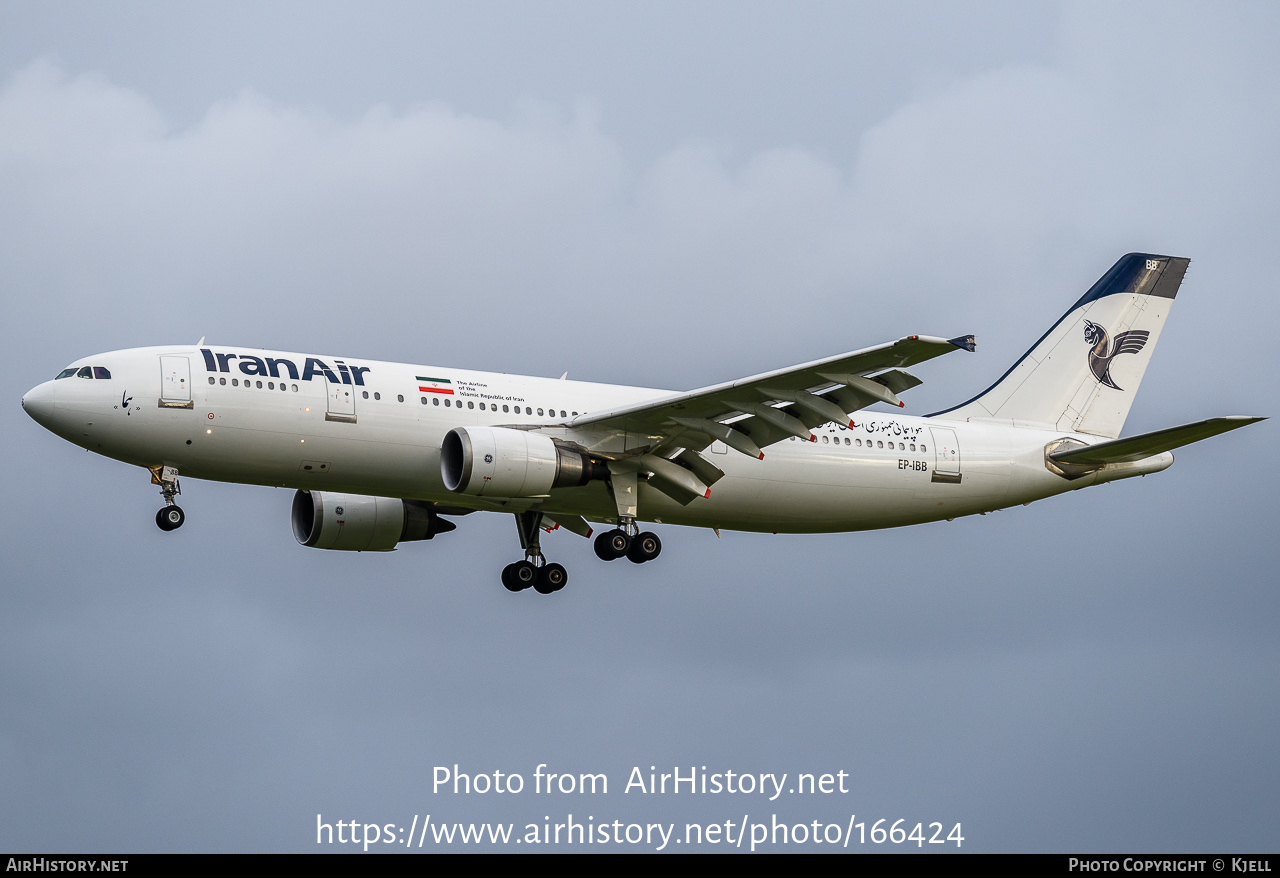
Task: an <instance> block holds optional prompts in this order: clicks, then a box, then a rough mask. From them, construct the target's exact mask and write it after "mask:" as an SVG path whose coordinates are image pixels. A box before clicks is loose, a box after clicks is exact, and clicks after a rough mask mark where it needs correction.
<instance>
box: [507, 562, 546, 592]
mask: <svg viewBox="0 0 1280 878" xmlns="http://www.w3.org/2000/svg"><path fill="white" fill-rule="evenodd" d="M537 581H538V568H537V567H534V566H533V564H532V563H531V562H529V561H516V562H515V563H514V564H508V565H507V566H506V567H504V568H502V584H503V585H504V586H505V587H506V589H507V591H524V590H525V589H526V588H528V587H529V586H531V585H533V584H534V583H535V582H537Z"/></svg>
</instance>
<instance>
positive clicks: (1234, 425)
mask: <svg viewBox="0 0 1280 878" xmlns="http://www.w3.org/2000/svg"><path fill="white" fill-rule="evenodd" d="M1265 420H1266V418H1253V417H1248V416H1246V415H1228V416H1227V417H1224V418H1210V419H1209V420H1207V421H1197V422H1196V423H1194V424H1183V425H1182V426H1181V427H1169V428H1168V429H1166V430H1156V431H1155V432H1154V433H1142V434H1139V435H1137V436H1130V437H1128V438H1127V439H1113V440H1112V441H1110V442H1099V443H1098V444H1097V445H1086V446H1085V447H1083V448H1078V447H1077V448H1071V449H1066V450H1063V451H1055V452H1051V453H1050V454H1049V457H1050V458H1052V459H1053V460H1054V461H1055V462H1056V463H1069V464H1084V465H1101V464H1107V463H1128V462H1130V461H1135V460H1144V459H1146V458H1148V457H1153V456H1155V455H1157V454H1160V453H1162V452H1165V451H1172V450H1173V449H1175V448H1181V447H1182V446H1183V445H1190V444H1191V443H1192V442H1199V441H1200V440H1201V439H1208V438H1209V437H1210V436H1217V435H1218V434H1219V433H1226V432H1227V431H1228V430H1235V429H1238V428H1239V427H1247V426H1248V425H1249V424H1253V423H1257V422H1258V421H1265Z"/></svg>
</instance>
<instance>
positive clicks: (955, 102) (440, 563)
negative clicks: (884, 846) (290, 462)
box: [0, 0, 1280, 852]
mask: <svg viewBox="0 0 1280 878" xmlns="http://www.w3.org/2000/svg"><path fill="white" fill-rule="evenodd" d="M1278 19H1280V13H1277V11H1276V10H1275V9H1274V8H1273V7H1271V6H1269V5H1265V4H1238V5H1232V4H1215V5H1213V6H1211V7H1210V6H1205V5H1196V4H1188V5H1177V4H1168V3H1160V4H1150V5H1148V4H1139V3H1127V4H1113V3H1099V4H1090V3H1071V4H1065V5H1058V4H1023V3H1008V4H994V3H993V4H982V5H980V6H966V5H962V4H954V3H938V4H928V3H922V4H915V5H913V6H911V7H910V8H907V9H905V10H903V9H897V8H888V7H884V6H883V5H882V4H866V5H861V4H823V3H815V4H785V5H783V4H750V3H704V4H697V5H694V6H690V5H689V4H675V3H671V4H662V3H646V4H636V5H631V6H623V5H619V4H603V5H602V4H575V3H554V4H520V3H469V4H452V5H439V4H422V3H403V4H395V3H385V4H376V5H370V4H340V3H334V4H323V5H321V4H314V3H278V4H273V5H271V6H268V7H266V8H263V5H262V4H251V3H245V4H221V5H217V6H212V7H208V8H205V9H194V8H191V7H190V6H189V5H173V4H149V3H124V4H112V5H104V4H97V3H63V4H43V3H25V2H12V0H4V2H2V3H0V295H3V301H4V305H5V313H6V318H7V319H6V320H4V321H3V322H0V339H2V340H3V348H2V350H3V362H4V366H5V372H6V374H9V375H10V376H11V377H12V378H13V379H14V381H13V382H12V383H13V388H12V393H11V402H10V405H9V406H7V407H4V408H3V409H2V410H0V429H3V431H4V436H5V438H6V445H7V447H9V448H10V467H9V478H8V481H7V485H8V489H9V490H8V502H6V503H5V504H3V506H2V507H0V526H3V528H4V530H5V532H6V534H7V535H8V539H7V548H6V549H5V551H4V555H3V581H4V582H5V584H6V589H5V593H6V596H7V599H8V600H7V607H8V610H7V612H5V613H4V614H3V615H2V616H0V697H2V698H3V704H4V705H5V708H4V710H3V711H0V787H2V788H3V789H4V792H3V794H0V827H3V829H0V846H2V847H4V848H6V849H10V850H34V851H41V850H43V851H90V850H92V851H134V852H137V851H152V850H174V851H186V850H200V851H203V850H213V851H224V850H226V851H239V850H247V851H277V850H279V851H314V850H316V847H315V844H314V840H315V836H314V830H315V820H316V814H317V813H323V814H324V815H325V817H326V819H329V818H332V820H334V821H336V820H351V819H355V820H357V821H359V822H362V823H363V822H368V823H377V824H386V823H390V822H395V823H408V822H409V821H410V820H411V819H412V816H413V815H414V814H427V813H431V814H432V815H433V819H437V820H465V821H481V820H507V821H513V822H515V823H516V824H517V825H518V826H521V827H522V826H523V825H524V824H526V823H529V822H539V823H540V822H542V820H543V817H544V815H547V816H550V817H551V818H552V819H553V820H555V819H563V816H564V815H565V814H567V813H570V812H572V813H573V814H575V815H576V816H577V817H578V818H579V819H581V818H582V817H584V816H586V815H593V816H594V817H595V819H597V820H602V819H607V820H614V819H620V820H623V821H624V822H626V821H648V820H669V821H677V822H679V823H681V824H682V823H683V822H684V821H685V820H703V821H720V822H723V821H724V820H727V819H733V820H740V819H741V816H742V815H743V814H744V813H748V814H749V815H751V817H752V819H764V820H768V819H769V816H770V815H771V814H774V813H776V814H778V815H779V816H780V817H781V818H784V819H787V820H793V819H794V820H806V819H807V820H810V821H812V820H814V819H820V820H822V821H823V822H835V823H843V822H846V821H847V820H848V818H849V815H850V814H852V813H856V814H858V815H859V819H863V818H864V817H866V818H869V820H874V819H877V818H879V817H886V818H890V819H891V820H896V819H898V818H900V817H901V818H906V820H907V821H908V823H909V824H914V823H915V822H919V821H924V822H926V823H928V822H930V821H940V822H944V823H946V824H947V826H948V827H949V826H950V825H951V824H953V823H955V822H961V823H962V824H963V827H964V834H965V837H966V842H965V850H982V851H1019V850H1032V851H1036V850H1038V851H1064V852H1065V851H1123V850H1129V851H1208V850H1214V851H1223V850H1231V851H1274V850H1276V848H1277V846H1278V843H1280V830H1278V829H1277V827H1276V822H1275V814H1276V813H1277V810H1278V806H1280V794H1278V793H1277V790H1280V760H1278V758H1277V751H1276V747H1275V729H1276V727H1277V725H1278V724H1280V702H1278V700H1277V697H1276V693H1277V691H1280V647H1278V646H1277V643H1278V642H1280V641H1278V639H1277V636H1276V634H1277V618H1278V611H1280V598H1278V597H1277V589H1276V586H1275V568H1276V561H1277V549H1276V541H1275V537H1274V533H1273V531H1274V515H1273V513H1272V506H1273V502H1274V501H1273V497H1274V495H1275V492H1276V487H1277V484H1276V482H1277V480H1276V477H1275V475H1274V473H1273V470H1272V468H1271V467H1270V465H1269V464H1268V461H1269V459H1270V455H1269V453H1268V452H1267V451H1266V449H1267V448H1268V447H1271V442H1272V441H1273V438H1274V428H1273V427H1272V426H1271V423H1272V422H1267V423H1264V424H1261V425H1257V426H1254V427H1251V428H1248V429H1246V430H1244V431H1241V432H1239V433H1234V434H1231V435H1229V436H1224V437H1219V438H1218V439H1215V440H1210V441H1208V442H1205V443H1203V444H1201V445H1198V446H1195V447H1192V448H1188V449H1184V450H1183V451H1179V452H1177V463H1176V464H1175V465H1174V467H1173V468H1172V469H1171V470H1169V471H1167V472H1165V473H1162V474H1160V475H1158V476H1155V477H1152V478H1144V479H1135V480H1131V481H1126V482H1121V483H1117V484H1113V485H1109V486H1103V487H1100V488H1096V489H1093V490H1090V491H1085V492H1079V493H1077V494H1073V495H1071V496H1065V497H1060V498H1056V499H1054V500H1049V501H1044V502H1041V503H1037V504H1034V505H1032V506H1030V507H1026V508H1021V507H1019V508H1016V509H1014V510H1008V511H1003V512H1000V513H997V514H994V515H988V516H985V517H974V518H971V519H961V520H957V521H955V522H951V523H940V524H934V525H925V526H920V527H913V528H907V529H902V530H896V531H887V532H873V533H863V534H845V535H831V536H818V537H798V536H768V535H744V534H732V533H725V534H724V536H723V539H720V540H717V539H716V537H715V536H714V535H713V534H711V533H704V532H701V531H693V530H685V529H680V528H671V527H668V528H665V529H663V530H661V535H662V538H663V540H664V551H663V556H662V558H661V560H660V561H659V562H657V563H655V564H652V565H645V566H644V567H636V566H634V565H625V564H624V565H619V564H603V563H601V562H599V561H597V560H596V559H595V557H594V555H593V554H592V552H591V548H590V545H589V543H588V542H587V541H585V540H581V539H579V538H577V537H574V536H572V535H568V534H565V533H563V532H557V533H556V534H554V535H552V536H550V537H549V538H548V540H547V547H548V554H554V557H555V558H556V559H557V560H561V561H562V562H563V563H565V564H566V566H568V567H569V569H570V573H571V582H570V586H569V588H568V589H566V590H565V591H564V592H561V593H560V594H559V595H557V596H555V597H554V598H551V599H538V598H537V596H534V595H531V594H521V595H518V596H512V595H509V594H507V593H506V592H505V591H503V590H502V588H501V586H500V585H499V584H498V572H499V570H500V569H501V567H502V566H503V565H504V564H506V563H507V562H509V561H510V560H513V559H514V558H515V557H516V555H517V553H518V546H517V542H516V538H515V533H514V528H513V527H512V526H511V522H510V521H509V520H507V519H504V518H500V517H497V516H483V515H474V516H470V517H468V518H466V519H463V520H461V521H460V527H459V529H458V530H457V531H456V532H454V533H451V534H448V535H446V536H444V537H442V538H440V539H437V540H434V541H432V542H431V543H428V544H419V545H410V546H407V547H405V548H403V549H401V550H400V551H397V552H395V553H391V554H388V555H385V556H383V555H372V554H359V555H350V556H348V555H345V554H340V553H328V552H319V551H311V550H306V549H303V548H301V547H299V546H297V545H296V544H295V543H294V541H293V538H292V536H291V534H290V533H289V528H288V523H287V516H288V508H289V500H290V496H291V494H290V492H287V491H282V490H281V491H276V490H271V489H267V488H255V487H247V486H230V485H219V484H210V483H202V482H195V481H188V482H186V483H184V489H185V493H184V498H183V505H184V508H185V509H186V510H187V513H188V522H187V524H186V526H185V527H184V528H182V530H181V531H177V532H174V533H173V534H167V535H166V534H162V533H160V532H159V531H158V530H157V529H156V527H155V525H154V523H153V514H154V511H155V509H156V508H158V505H159V502H160V500H159V496H158V494H157V493H156V491H155V489H154V488H152V487H150V486H149V485H148V484H147V476H146V474H145V473H143V472H141V471H135V470H133V469H132V468H130V467H127V466H125V465H123V464H119V463H116V462H113V461H109V460H106V459H103V458H98V457H95V456H93V455H90V454H87V453H85V452H83V451H80V450H79V449H77V448H75V447H73V446H70V445H68V444H66V443H65V442H62V441H61V440H59V439H57V438H56V437H54V436H53V435H52V434H49V433H46V432H45V431H43V430H42V429H41V428H40V427H38V426H37V425H36V424H35V423H34V422H32V421H30V419H28V418H27V417H26V416H25V415H23V414H22V412H21V409H20V407H19V405H18V398H19V397H20V395H21V393H22V392H24V391H25V390H26V389H28V388H29V387H31V386H33V385H35V384H37V383H39V382H41V381H43V380H45V379H47V378H49V377H51V376H52V375H53V374H55V373H56V371H57V370H58V369H60V368H61V367H62V366H63V365H65V364H66V363H67V362H69V361H71V360H73V359H76V358H78V357H81V356H85V355H88V354H90V353H93V352H96V351H103V350H112V349H118V348H127V347H133V346H138V345H148V344H160V343H168V342H173V341H184V342H185V341H194V340H195V339H197V338H199V337H201V336H207V337H208V338H209V339H210V341H213V342H216V343H221V344H229V345H246V346H262V347H269V348H277V349H285V350H305V351H321V352H323V351H330V352H334V353H342V354H347V355H350V356H358V357H366V358H377V359H388V360H402V361H410V362H419V363H425V364H438V365H450V366H459V367H473V368H479V369H490V370H494V371H511V372H524V373H530V374H538V375H551V376H555V375H559V374H560V373H561V372H563V371H565V370H569V372H570V375H571V376H572V377H575V378H581V379H589V380H598V381H612V382H618V383H634V384H643V385H649V386H659V387H671V388H680V389H683V388H691V387H695V386H700V385H704V384H709V383H712V382H715V381H719V380H727V379H731V378H734V377H739V376H741V375H745V374H750V373H754V372H758V371H762V370H764V369H768V368H773V367H779V366H784V365H787V364H791V363H795V362H801V361H805V360H809V359H813V358H815V357H818V356H823V355H827V354H832V353H838V352H840V351H845V350H852V349H856V348H859V347H863V346H867V345H871V344H875V343H879V342H882V341H887V340H890V339H893V338H897V337H900V336H902V335H905V334H910V333H927V334H932V335H944V336H951V335H958V334H961V333H967V332H973V333H976V334H977V336H978V340H979V351H980V352H979V354H977V355H975V356H968V355H960V354H957V355H954V356H952V357H947V358H946V359H945V360H940V361H935V362H933V363H929V364H926V365H925V366H921V367H918V368H917V369H916V370H915V371H916V372H917V373H918V374H919V375H920V376H921V377H922V378H924V379H925V382H926V383H925V385H924V386H922V387H920V388H918V389H916V390H913V391H912V392H911V393H910V394H909V395H908V412H912V413H923V412H927V411H931V410H933V409H935V408H941V407H944V406H945V405H948V404H950V403H953V402H956V401H958V400H959V399H963V398H966V397H967V396H968V395H971V394H972V393H973V392H975V391H977V390H980V389H981V388H982V387H984V386H986V384H987V383H989V382H990V381H991V380H993V379H994V378H995V377H997V376H998V375H999V374H1000V373H1002V372H1003V371H1004V369H1005V368H1007V366H1008V365H1009V364H1010V363H1011V362H1012V361H1013V359H1014V358H1016V357H1017V356H1018V355H1020V354H1021V353H1022V352H1023V350H1025V349H1026V347H1027V346H1028V345H1029V344H1030V343H1031V342H1032V341H1033V340H1034V339H1035V338H1037V337H1038V336H1039V334H1040V333H1041V332H1043V331H1044V329H1045V328H1047V327H1048V325H1049V324H1050V323H1051V322H1052V321H1053V320H1055V319H1056V318H1057V317H1058V316H1059V315H1060V314H1061V313H1062V311H1063V310H1065V308H1066V307H1067V306H1068V305H1069V304H1070V303H1071V302H1072V301H1073V300H1074V298H1076V297H1078V296H1079V294H1080V293H1081V292H1082V291H1083V290H1084V289H1085V288H1086V287H1087V286H1088V285H1089V284H1091V283H1092V282H1093V281H1094V280H1095V279H1096V278H1097V276H1098V275H1100V274H1101V273H1102V272H1103V271H1104V270H1105V269H1106V268H1108V267H1109V266H1110V265H1111V264H1112V262H1114V260H1115V259H1116V258H1117V257H1119V256H1120V255H1121V254H1122V253H1124V252H1127V251H1131V250H1139V251H1151V252H1160V253H1170V254H1174V255H1185V256H1190V257H1191V258H1192V260H1193V263H1192V268H1191V270H1190V272H1189V273H1188V275H1187V280H1186V282H1185V283H1184V285H1183V288H1182V293H1181V294H1180V296H1179V298H1178V300H1177V303H1176V307H1175V308H1174V310H1173V312H1172V315H1171V318H1170V321H1169V323H1168V325H1167V326H1166V328H1165V331H1164V333H1163V335H1162V343H1161V345H1160V349H1159V350H1158V351H1157V353H1156V355H1155V358H1154V361H1153V363H1152V367H1151V369H1150V370H1149V372H1148V373H1147V376H1146V379H1145V381H1144V383H1143V387H1142V393H1141V395H1140V396H1139V398H1138V400H1137V402H1136V404H1135V405H1134V408H1133V411H1132V413H1131V415H1130V418H1129V421H1128V424H1127V426H1126V432H1140V431H1143V430H1151V429H1158V428H1160V427H1164V426H1170V425H1173V424H1177V423H1183V422H1187V421H1192V420H1198V419H1201V418H1205V417H1211V416H1214V415H1219V414H1235V413H1242V414H1258V415H1274V414H1276V413H1277V408H1278V406H1277V402H1278V399H1277V397H1278V394H1277V392H1276V389H1275V384H1274V380H1273V372H1274V367H1275V362H1276V357H1275V354H1274V352H1273V350H1272V349H1271V347H1270V345H1269V343H1268V341H1267V338H1268V335H1269V328H1270V327H1272V326H1274V325H1276V322H1277V316H1278V315H1277V304H1276V297H1275V296H1274V295H1273V289H1272V287H1273V285H1274V272H1272V271H1271V269H1270V267H1269V264H1270V260H1271V258H1273V256H1274V253H1275V241H1276V236H1277V231H1278V230H1280V215H1278V211H1280V207H1278V205H1280V185H1278V184H1280V180H1278V179H1277V171H1276V166H1275V156H1276V155H1277V154H1280V136H1278V135H1280V112H1277V111H1278V110H1280V107H1278V106H1277V103H1278V101H1280V99H1278V98H1277V95H1280V88H1278V87H1277V86H1280V56H1277V55H1276V53H1275V51H1274V45H1275V42H1276V39H1277V37H1278V36H1280V27H1278V24H1280V21H1278ZM454 763H457V764H459V765H460V766H461V767H462V768H463V770H469V771H472V772H486V771H488V772H492V771H494V770H502V771H517V772H521V773H522V774H524V776H525V777H526V778H531V777H532V773H533V770H534V769H535V767H536V766H537V765H538V764H539V763H546V764H548V765H549V766H551V769H552V770H555V771H567V772H588V771H590V772H604V773H606V774H607V775H608V776H609V780H610V784H611V788H610V793H609V794H608V795H607V796H597V797H581V796H578V797H555V798H552V799H546V798H545V797H544V798H538V797H535V796H533V795H531V794H528V793H526V794H523V795H520V796H506V797H498V796H494V795H489V796H475V795H473V796H470V797H464V796H457V797H455V796H451V795H444V794H439V795H433V794H432V791H431V778H432V770H433V767H434V766H436V765H449V766H452V765H453V764H454ZM637 765H638V766H642V767H643V768H645V769H647V768H648V766H650V765H655V766H659V767H660V769H665V770H667V771H670V770H671V769H672V768H673V767H675V766H677V765H678V766H682V767H684V768H685V769H687V768H688V766H691V765H697V766H703V765H705V766H707V768H708V770H709V771H723V770H728V769H732V770H734V771H735V772H741V771H745V772H757V773H758V772H784V771H785V772H790V773H792V774H793V775H794V773H795V772H800V771H812V772H835V771H840V770H843V771H847V772H849V775H850V778H851V780H850V786H851V791H850V792H849V793H847V794H843V795H833V796H828V797H817V798H814V799H807V800H803V801H802V800H799V799H797V798H791V799H787V798H786V797H783V799H780V800H779V801H778V802H775V803H770V802H767V801H764V800H761V799H760V798H759V797H754V798H753V797H744V796H719V797H713V796H706V797H692V796H683V797H672V796H668V797H647V798H646V797H642V796H639V795H636V794H626V795H624V794H623V793H622V786H623V785H624V784H625V782H626V778H627V775H628V773H629V772H630V770H631V768H632V766H637ZM641 848H642V849H643V846H641Z"/></svg>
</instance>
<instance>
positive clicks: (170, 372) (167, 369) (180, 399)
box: [160, 356, 193, 409]
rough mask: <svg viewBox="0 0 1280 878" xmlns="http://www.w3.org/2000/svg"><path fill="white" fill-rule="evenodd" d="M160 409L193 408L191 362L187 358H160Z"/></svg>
mask: <svg viewBox="0 0 1280 878" xmlns="http://www.w3.org/2000/svg"><path fill="white" fill-rule="evenodd" d="M160 407H161V408H177V409H189V408H192V407H193V406H192V402H191V361H190V360H188V359H187V358H186V357H166V356H162V357H161V358H160Z"/></svg>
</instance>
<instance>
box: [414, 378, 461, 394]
mask: <svg viewBox="0 0 1280 878" xmlns="http://www.w3.org/2000/svg"><path fill="white" fill-rule="evenodd" d="M417 378H418V390H419V391H421V392H422V393H447V394H448V395H449V396H453V383H452V382H451V381H450V380H449V379H448V378H423V377H422V376H421V375H418V376H417Z"/></svg>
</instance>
